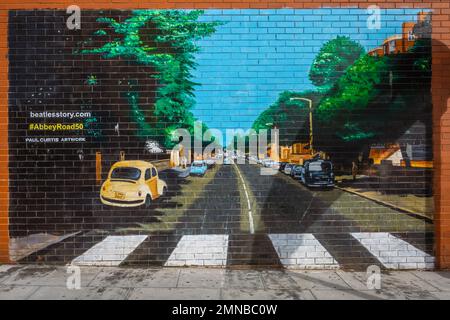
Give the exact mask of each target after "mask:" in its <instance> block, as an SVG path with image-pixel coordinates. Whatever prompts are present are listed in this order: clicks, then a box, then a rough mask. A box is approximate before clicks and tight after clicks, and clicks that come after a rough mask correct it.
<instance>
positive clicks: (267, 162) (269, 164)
mask: <svg viewBox="0 0 450 320" xmlns="http://www.w3.org/2000/svg"><path fill="white" fill-rule="evenodd" d="M262 164H263V166H264V167H266V168H271V167H272V166H273V164H274V161H273V160H272V159H264V160H263V163H262Z"/></svg>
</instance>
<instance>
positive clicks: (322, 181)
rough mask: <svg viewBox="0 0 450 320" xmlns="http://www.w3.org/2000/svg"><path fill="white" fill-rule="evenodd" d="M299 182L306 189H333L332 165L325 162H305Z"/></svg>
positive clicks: (329, 162)
mask: <svg viewBox="0 0 450 320" xmlns="http://www.w3.org/2000/svg"><path fill="white" fill-rule="evenodd" d="M300 181H301V182H302V183H303V184H304V185H306V186H307V187H334V173H333V164H332V163H331V161H326V160H311V161H306V162H305V163H304V165H303V170H302V174H301V178H300Z"/></svg>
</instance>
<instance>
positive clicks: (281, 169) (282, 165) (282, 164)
mask: <svg viewBox="0 0 450 320" xmlns="http://www.w3.org/2000/svg"><path fill="white" fill-rule="evenodd" d="M287 164H288V163H287V162H280V166H279V168H278V170H280V171H281V172H284V168H285V167H286V165H287Z"/></svg>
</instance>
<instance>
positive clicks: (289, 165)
mask: <svg viewBox="0 0 450 320" xmlns="http://www.w3.org/2000/svg"><path fill="white" fill-rule="evenodd" d="M293 167H294V165H293V164H290V163H288V164H286V166H285V167H284V170H283V172H284V173H285V174H287V175H290V174H291V171H292V168H293Z"/></svg>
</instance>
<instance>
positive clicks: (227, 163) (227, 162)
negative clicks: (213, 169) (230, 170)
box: [223, 157, 233, 166]
mask: <svg viewBox="0 0 450 320" xmlns="http://www.w3.org/2000/svg"><path fill="white" fill-rule="evenodd" d="M223 164H224V165H227V166H229V165H231V164H233V159H231V158H230V157H226V158H225V159H224V160H223Z"/></svg>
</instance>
